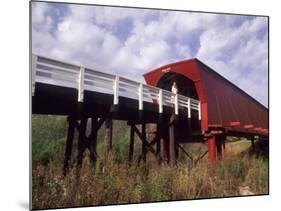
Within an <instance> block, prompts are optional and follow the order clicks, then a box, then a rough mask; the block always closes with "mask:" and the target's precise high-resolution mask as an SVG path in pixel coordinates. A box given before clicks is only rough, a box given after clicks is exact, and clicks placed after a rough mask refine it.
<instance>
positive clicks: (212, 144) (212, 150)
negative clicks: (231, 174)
mask: <svg viewBox="0 0 281 211" xmlns="http://www.w3.org/2000/svg"><path fill="white" fill-rule="evenodd" d="M208 154H209V160H210V162H211V164H215V162H216V138H215V136H211V137H210V138H209V139H208Z"/></svg>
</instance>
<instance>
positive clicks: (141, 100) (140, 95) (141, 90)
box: [138, 83, 143, 110]
mask: <svg viewBox="0 0 281 211" xmlns="http://www.w3.org/2000/svg"><path fill="white" fill-rule="evenodd" d="M138 91H139V93H138V95H139V110H143V84H142V83H140V85H139V90H138Z"/></svg>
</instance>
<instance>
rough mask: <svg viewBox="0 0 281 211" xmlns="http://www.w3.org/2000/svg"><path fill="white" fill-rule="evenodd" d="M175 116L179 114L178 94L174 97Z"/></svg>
mask: <svg viewBox="0 0 281 211" xmlns="http://www.w3.org/2000/svg"><path fill="white" fill-rule="evenodd" d="M175 114H176V115H178V114H179V101H178V94H176V95H175Z"/></svg>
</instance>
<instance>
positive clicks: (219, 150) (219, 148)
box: [216, 136, 222, 160]
mask: <svg viewBox="0 0 281 211" xmlns="http://www.w3.org/2000/svg"><path fill="white" fill-rule="evenodd" d="M216 147H217V158H218V160H221V159H222V137H221V136H218V137H217V138H216Z"/></svg>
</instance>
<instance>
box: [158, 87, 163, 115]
mask: <svg viewBox="0 0 281 211" xmlns="http://www.w3.org/2000/svg"><path fill="white" fill-rule="evenodd" d="M158 104H159V113H160V114H162V113H163V90H162V89H159V95H158Z"/></svg>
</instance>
